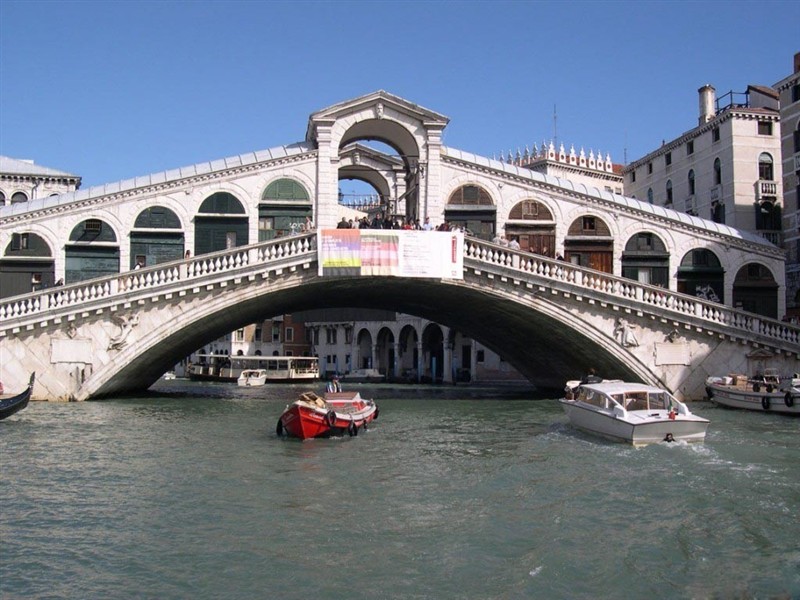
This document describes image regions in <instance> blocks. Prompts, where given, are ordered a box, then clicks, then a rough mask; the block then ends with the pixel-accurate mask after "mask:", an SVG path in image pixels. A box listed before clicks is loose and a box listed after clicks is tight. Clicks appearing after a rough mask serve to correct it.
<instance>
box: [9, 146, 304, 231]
mask: <svg viewBox="0 0 800 600" xmlns="http://www.w3.org/2000/svg"><path fill="white" fill-rule="evenodd" d="M313 150H314V148H313V147H312V146H311V145H310V144H307V143H305V142H300V143H297V144H290V145H288V146H277V147H275V148H270V149H268V150H259V151H257V152H248V153H247V154H239V155H238V156H232V157H228V158H221V159H218V160H214V161H211V162H202V163H197V164H194V165H189V166H186V167H179V168H177V169H171V170H169V171H161V172H159V173H151V174H150V175H142V176H140V177H135V178H133V179H125V180H124V181H116V182H113V183H106V184H104V185H95V186H92V187H89V188H85V189H82V190H77V191H74V192H67V193H65V194H59V195H57V196H49V197H47V198H37V199H34V200H29V201H28V202H18V203H17V204H11V205H10V206H5V207H3V206H0V216H11V215H15V214H17V213H23V212H31V211H35V210H42V209H47V208H53V207H56V206H60V205H63V204H69V203H70V202H78V201H81V200H87V199H89V198H99V197H101V196H106V195H108V194H118V193H120V192H124V191H127V190H134V189H136V188H140V187H145V186H148V185H161V184H164V183H166V182H168V181H178V180H180V179H185V178H188V177H195V176H198V175H204V174H207V173H213V172H216V171H222V170H224V169H231V168H234V167H239V166H245V165H251V164H256V163H259V162H262V161H267V160H275V159H279V158H284V157H287V156H295V155H299V154H304V153H307V152H312V151H313Z"/></svg>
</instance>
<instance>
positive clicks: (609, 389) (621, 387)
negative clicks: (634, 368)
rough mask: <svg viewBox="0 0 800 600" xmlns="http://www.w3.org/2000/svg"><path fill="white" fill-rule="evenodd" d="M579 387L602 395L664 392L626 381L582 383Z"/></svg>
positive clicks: (644, 384)
mask: <svg viewBox="0 0 800 600" xmlns="http://www.w3.org/2000/svg"><path fill="white" fill-rule="evenodd" d="M581 387H583V388H587V389H592V390H597V391H598V392H600V393H602V394H608V395H612V394H625V393H628V392H664V391H666V390H663V389H661V388H660V387H656V386H654V385H648V384H646V383H631V382H628V381H619V380H613V381H604V382H602V383H582V384H581Z"/></svg>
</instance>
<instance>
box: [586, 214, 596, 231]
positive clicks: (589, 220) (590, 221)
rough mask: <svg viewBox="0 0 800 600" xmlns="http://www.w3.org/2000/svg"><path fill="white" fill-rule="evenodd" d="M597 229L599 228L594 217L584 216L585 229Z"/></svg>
mask: <svg viewBox="0 0 800 600" xmlns="http://www.w3.org/2000/svg"><path fill="white" fill-rule="evenodd" d="M595 229H597V223H596V222H595V220H594V217H583V230H584V231H594V230H595Z"/></svg>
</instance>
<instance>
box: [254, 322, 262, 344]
mask: <svg viewBox="0 0 800 600" xmlns="http://www.w3.org/2000/svg"><path fill="white" fill-rule="evenodd" d="M262 335H263V332H262V331H261V325H256V330H255V332H254V333H253V341H254V342H260V341H261V336H262Z"/></svg>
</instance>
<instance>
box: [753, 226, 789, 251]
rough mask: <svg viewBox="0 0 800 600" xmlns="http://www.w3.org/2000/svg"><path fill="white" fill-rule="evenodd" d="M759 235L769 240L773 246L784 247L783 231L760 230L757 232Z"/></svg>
mask: <svg viewBox="0 0 800 600" xmlns="http://www.w3.org/2000/svg"><path fill="white" fill-rule="evenodd" d="M756 234H757V235H760V236H761V237H762V238H764V239H765V240H767V241H768V242H769V243H771V244H775V245H776V246H778V248H781V247H782V246H783V232H782V231H766V230H759V231H756Z"/></svg>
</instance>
